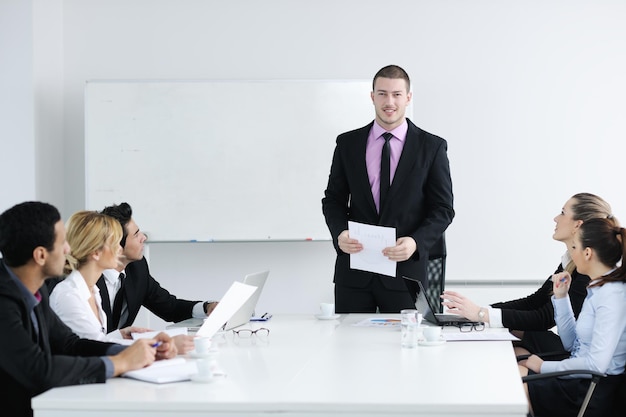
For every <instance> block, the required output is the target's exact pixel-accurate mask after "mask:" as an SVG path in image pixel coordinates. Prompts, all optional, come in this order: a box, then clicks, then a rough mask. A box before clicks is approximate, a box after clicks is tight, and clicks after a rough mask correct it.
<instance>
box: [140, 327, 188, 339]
mask: <svg viewBox="0 0 626 417" xmlns="http://www.w3.org/2000/svg"><path fill="white" fill-rule="evenodd" d="M161 332H162V333H167V335H168V336H170V337H174V336H178V335H180V334H184V335H186V334H187V328H186V327H174V328H172V329H165V330H154V331H150V332H143V333H137V332H133V333H131V334H130V335H131V336H132V337H133V339H135V340H137V339H152V338H154V337H155V336H156V335H157V334H159V333H161Z"/></svg>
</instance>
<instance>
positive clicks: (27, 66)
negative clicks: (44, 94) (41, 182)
mask: <svg viewBox="0 0 626 417" xmlns="http://www.w3.org/2000/svg"><path fill="white" fill-rule="evenodd" d="M32 32H33V6H32V2H30V1H22V0H4V1H1V2H0V149H1V151H0V152H1V153H0V155H1V157H0V179H2V192H0V212H3V211H4V210H6V209H7V208H9V207H11V206H13V205H14V204H16V203H19V202H21V201H24V200H32V199H34V198H35V132H34V130H35V123H34V108H33V106H34V103H33V76H32V68H33V35H32ZM57 141H58V138H57ZM18 179H19V180H18ZM59 180H60V178H59Z"/></svg>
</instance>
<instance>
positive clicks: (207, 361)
mask: <svg viewBox="0 0 626 417" xmlns="http://www.w3.org/2000/svg"><path fill="white" fill-rule="evenodd" d="M196 366H197V367H198V375H200V376H201V377H203V378H211V377H213V368H214V367H215V359H214V358H211V357H207V358H202V359H198V360H197V361H196Z"/></svg>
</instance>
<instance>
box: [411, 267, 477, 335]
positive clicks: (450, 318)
mask: <svg viewBox="0 0 626 417" xmlns="http://www.w3.org/2000/svg"><path fill="white" fill-rule="evenodd" d="M403 278H404V279H409V280H411V281H414V282H416V283H417V285H418V286H419V292H418V293H417V298H416V301H415V308H416V309H417V311H419V312H420V313H422V315H423V316H424V318H425V319H426V321H428V322H430V323H432V324H436V325H438V326H458V325H461V324H468V323H470V324H475V323H476V324H477V323H479V322H476V321H472V320H470V319H467V318H465V317H462V316H459V315H458V314H445V313H433V312H434V311H436V309H435V308H433V305H432V304H431V303H430V300H429V299H428V297H427V296H426V291H425V290H424V286H423V285H422V283H421V282H420V281H418V280H416V279H413V278H409V277H403Z"/></svg>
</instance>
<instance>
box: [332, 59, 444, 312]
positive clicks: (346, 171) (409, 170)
mask: <svg viewBox="0 0 626 417" xmlns="http://www.w3.org/2000/svg"><path fill="white" fill-rule="evenodd" d="M410 87H411V86H410V80H409V76H408V74H407V73H406V71H404V70H403V69H402V68H400V67H398V66H396V65H389V66H386V67H384V68H382V69H381V70H379V71H378V73H376V75H375V76H374V80H373V91H372V93H371V97H372V102H373V104H374V108H375V113H376V115H375V120H374V121H373V122H372V123H370V124H368V125H367V126H365V127H362V128H360V129H356V130H353V131H350V132H346V133H343V134H341V135H339V136H338V137H337V145H336V148H335V153H334V156H333V161H332V166H331V168H330V175H329V177H328V186H327V188H326V191H325V197H324V198H323V199H322V210H323V213H324V217H325V218H326V224H327V225H328V228H329V230H330V233H331V236H332V239H333V244H334V246H335V250H336V251H337V260H336V262H335V278H334V283H335V310H336V311H337V313H370V312H375V311H377V310H378V311H380V312H381V313H398V312H399V311H400V310H401V309H403V308H414V294H415V289H414V288H407V285H410V284H409V283H408V282H406V281H407V280H404V279H402V277H403V276H408V277H411V278H414V279H419V280H420V281H421V282H422V283H423V284H424V287H425V288H428V282H427V270H426V269H427V263H428V258H429V253H437V254H439V255H445V242H444V231H445V230H446V228H447V227H448V225H449V224H450V223H451V222H452V219H453V218H454V209H453V196H452V180H451V178H450V164H449V162H448V156H447V143H446V141H445V140H444V139H442V138H440V137H438V136H435V135H433V134H430V133H428V132H426V131H424V130H422V129H420V128H419V127H417V126H415V125H414V124H413V123H412V122H411V121H410V120H408V119H407V118H406V117H405V111H406V107H407V106H408V105H409V103H410V101H411V96H412V93H411V92H410ZM387 133H389V134H391V135H388V134H387ZM385 136H387V137H388V138H385ZM386 142H388V143H389V145H388V146H389V148H388V149H389V150H388V152H389V155H390V157H389V165H388V166H389V170H390V172H389V174H388V178H389V181H390V186H388V187H386V189H385V190H384V191H383V193H384V194H386V197H384V201H380V200H381V198H380V194H381V183H380V178H381V162H382V159H383V158H382V157H381V155H382V153H383V151H384V147H385V144H386ZM384 185H385V184H383V188H385V187H384ZM349 220H350V221H355V222H360V223H367V224H372V225H380V226H387V227H394V228H396V233H397V236H398V238H397V240H396V245H395V246H392V247H388V248H385V249H384V250H383V255H384V256H386V257H387V258H388V259H390V260H391V261H394V262H397V268H396V277H386V276H382V275H378V274H374V273H371V272H365V271H359V270H355V269H350V255H351V254H354V253H357V252H360V251H361V250H363V246H362V244H361V243H359V242H358V241H357V240H356V239H351V238H350V236H349V233H348V221H349Z"/></svg>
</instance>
